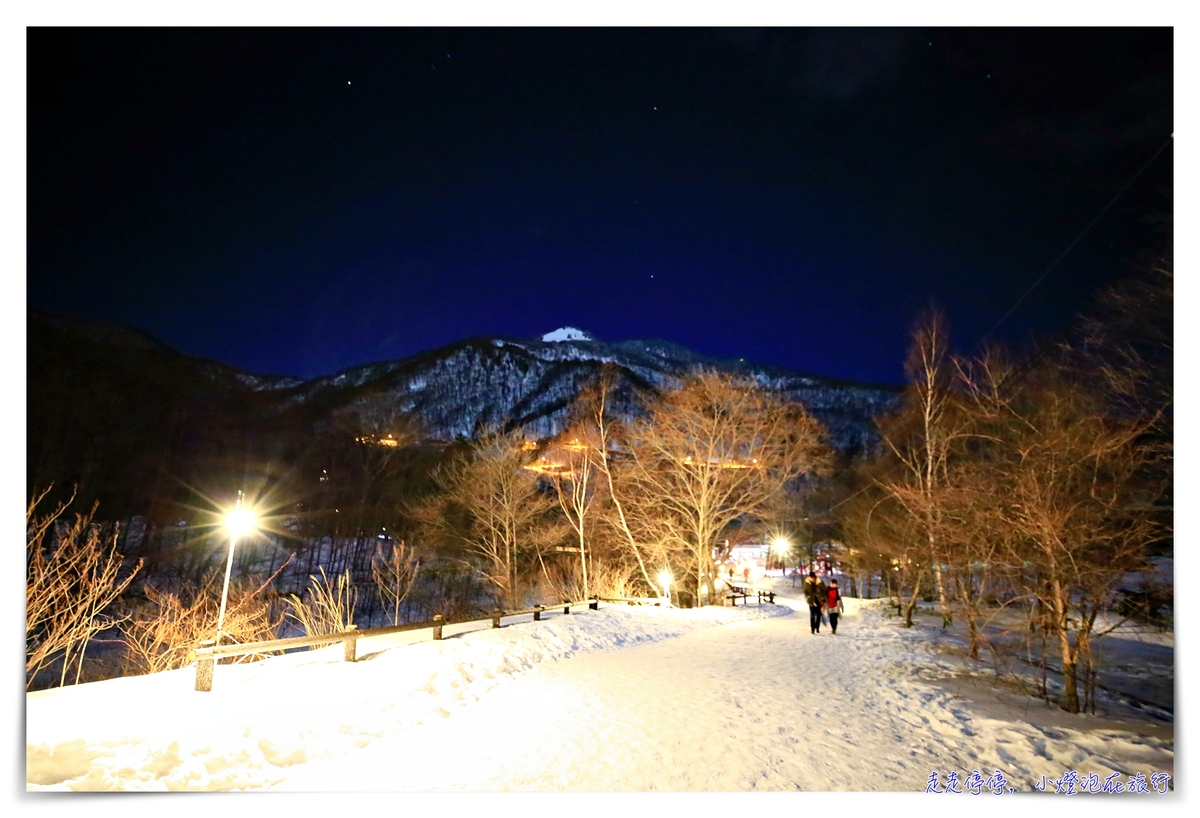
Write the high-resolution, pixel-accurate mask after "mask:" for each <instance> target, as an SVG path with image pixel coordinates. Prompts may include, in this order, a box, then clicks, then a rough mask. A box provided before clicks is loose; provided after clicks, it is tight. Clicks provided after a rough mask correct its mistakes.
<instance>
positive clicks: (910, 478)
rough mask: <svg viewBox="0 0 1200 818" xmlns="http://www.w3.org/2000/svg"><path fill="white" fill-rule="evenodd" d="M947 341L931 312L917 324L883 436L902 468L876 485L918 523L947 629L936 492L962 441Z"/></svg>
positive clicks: (940, 318)
mask: <svg viewBox="0 0 1200 818" xmlns="http://www.w3.org/2000/svg"><path fill="white" fill-rule="evenodd" d="M948 342H949V338H948V332H947V329H946V322H945V318H944V317H943V316H942V314H941V313H940V312H938V311H936V310H930V311H928V312H926V313H924V314H923V315H922V316H921V317H920V318H919V319H918V321H917V323H916V326H915V328H914V329H913V343H912V346H911V347H910V349H909V353H908V359H907V361H906V362H905V370H906V372H907V374H908V379H909V388H908V393H907V396H906V398H907V399H906V402H905V406H904V409H903V411H902V413H901V416H900V417H899V418H898V419H897V420H896V422H894V423H893V424H891V425H890V426H889V427H888V428H887V429H885V431H884V435H883V441H884V444H885V445H886V446H887V448H888V449H889V450H890V452H891V454H892V455H893V456H894V457H895V458H896V459H897V460H898V461H899V463H900V464H901V466H902V468H900V469H898V470H896V471H895V472H893V473H890V474H888V475H887V476H885V477H883V478H882V480H881V485H882V486H883V488H884V489H885V491H887V492H889V493H890V494H892V496H893V497H895V498H896V499H897V500H898V501H899V502H900V504H901V506H902V507H903V508H904V509H905V510H906V511H907V512H908V513H909V514H910V515H912V517H913V518H914V520H917V521H919V523H920V527H921V532H922V536H923V538H924V540H925V547H926V549H927V551H928V565H929V568H930V569H931V572H932V575H933V583H934V589H935V591H936V593H937V600H938V610H939V611H940V612H941V615H942V624H943V626H945V625H948V624H950V621H951V616H952V615H951V612H950V606H949V604H948V602H947V597H946V582H945V578H944V577H943V575H942V566H943V564H944V563H945V562H946V559H947V553H946V548H945V543H944V542H942V541H941V540H940V538H939V535H940V534H941V533H942V531H943V526H942V522H941V520H940V519H939V515H940V514H941V509H942V499H941V498H940V496H939V492H940V491H941V490H942V489H943V487H944V486H945V485H946V482H947V475H946V470H947V468H948V466H949V462H950V455H951V450H952V448H953V446H954V444H955V442H956V441H958V440H959V439H960V438H961V436H962V428H961V415H960V413H958V412H957V411H955V406H954V401H953V398H952V394H951V389H950V375H951V373H950V370H949V363H950V362H949V359H948V354H947V350H948Z"/></svg>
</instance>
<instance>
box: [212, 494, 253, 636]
mask: <svg viewBox="0 0 1200 818" xmlns="http://www.w3.org/2000/svg"><path fill="white" fill-rule="evenodd" d="M245 499H246V496H245V495H244V494H243V493H242V492H241V490H239V491H238V496H237V506H236V507H235V508H234V509H233V511H231V512H229V513H228V514H226V515H225V528H226V530H227V531H229V559H228V560H226V562H225V585H224V587H223V588H222V589H221V610H220V612H219V613H218V614H217V637H216V639H215V640H214V641H213V644H214V645H219V644H220V643H221V628H222V626H224V624H225V604H226V602H228V600H229V575H230V574H231V573H232V572H233V550H234V549H235V548H237V540H238V537H240V536H242V535H243V534H249V533H250V532H251V531H253V530H254V529H255V527H257V525H258V516H257V515H256V514H255V513H254V512H253V511H251V510H250V509H248V508H244V507H243V506H242V502H243V501H244V500H245Z"/></svg>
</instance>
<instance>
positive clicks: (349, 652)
mask: <svg viewBox="0 0 1200 818" xmlns="http://www.w3.org/2000/svg"><path fill="white" fill-rule="evenodd" d="M357 631H358V625H347V626H346V633H345V637H344V638H343V640H342V644H343V645H344V646H345V649H346V650H345V661H347V662H355V661H358V659H357V655H358V633H357Z"/></svg>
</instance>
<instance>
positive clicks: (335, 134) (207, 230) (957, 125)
mask: <svg viewBox="0 0 1200 818" xmlns="http://www.w3.org/2000/svg"><path fill="white" fill-rule="evenodd" d="M27 42H28V132H27V137H28V289H27V292H28V302H29V305H30V306H33V307H37V308H41V309H47V310H52V311H55V312H59V313H66V314H68V315H77V316H82V317H88V318H102V319H107V320H110V321H114V322H117V323H121V324H126V325H129V326H133V327H136V328H138V329H141V330H144V331H146V332H149V333H151V334H153V335H155V336H157V337H158V338H160V339H162V340H163V341H165V342H167V343H168V344H170V345H172V346H174V347H175V348H177V349H179V350H181V351H183V352H186V353H189V354H192V355H197V356H202V357H207V358H213V359H216V360H219V361H222V362H225V363H228V364H231V365H234V366H237V367H240V368H243V369H246V370H249V371H252V372H258V373H273V374H287V375H295V376H301V377H310V376H314V375H318V374H325V373H330V372H333V371H336V370H338V369H341V368H345V367H348V366H353V365H356V364H361V363H367V362H370V361H376V360H383V359H391V358H400V357H404V356H407V355H411V354H414V353H416V352H420V351H422V350H427V349H431V348H434V347H437V346H440V345H443V344H447V343H451V342H454V341H458V340H462V339H464V338H467V337H471V336H504V337H525V336H535V335H540V334H542V333H545V332H548V331H550V330H552V329H554V328H556V327H560V326H564V325H571V326H576V327H580V328H582V329H585V330H588V331H590V332H592V333H593V334H595V335H596V336H598V337H599V338H600V339H602V340H608V341H619V340H624V339H628V338H642V337H656V338H664V339H667V340H671V341H675V342H678V343H681V344H683V345H685V346H687V347H689V348H690V349H693V350H694V351H697V352H700V353H705V354H710V355H718V356H723V357H733V358H745V359H746V360H747V361H750V362H755V363H763V364H776V365H781V366H787V367H791V368H794V369H799V370H802V371H808V372H814V373H818V374H824V375H830V376H835V377H841V378H849V379H855V380H862V381H869V382H884V383H898V382H900V381H901V380H902V377H903V372H902V361H903V357H904V352H905V347H906V344H907V338H906V336H907V331H908V327H909V325H910V323H911V322H912V320H913V318H914V317H915V316H916V314H917V312H918V311H919V310H920V309H921V308H922V307H923V306H924V305H926V304H928V303H929V302H930V300H931V299H935V300H936V301H937V302H939V303H940V304H941V305H943V307H944V308H945V310H946V312H947V313H948V315H949V319H950V322H951V325H952V328H953V329H954V337H955V341H956V344H957V345H958V346H959V347H960V348H962V349H970V348H972V347H973V346H974V344H975V343H976V342H977V341H978V340H979V339H980V337H981V336H983V335H984V333H986V332H987V331H988V329H989V328H991V327H992V326H993V325H994V324H995V323H996V322H997V321H998V320H999V319H1000V318H1001V316H1002V315H1003V314H1004V313H1005V312H1006V311H1007V310H1008V309H1009V308H1010V307H1012V306H1013V304H1014V303H1015V302H1016V301H1017V299H1018V298H1020V297H1021V295H1022V293H1024V292H1025V291H1026V290H1027V289H1028V287H1029V286H1030V285H1031V284H1032V283H1033V282H1034V281H1036V280H1037V279H1038V278H1039V276H1041V275H1042V273H1043V272H1045V270H1046V268H1047V267H1048V266H1049V265H1050V264H1051V262H1053V261H1054V260H1055V259H1056V258H1057V257H1058V256H1059V254H1060V253H1061V252H1062V251H1063V250H1064V249H1065V248H1066V247H1067V246H1068V245H1069V244H1070V243H1071V242H1072V241H1073V240H1074V239H1075V238H1076V237H1077V236H1078V235H1079V233H1080V231H1082V230H1083V228H1084V227H1085V226H1087V224H1088V223H1089V222H1091V221H1092V219H1093V218H1095V217H1096V215H1097V214H1098V213H1100V211H1101V210H1102V209H1103V208H1104V206H1105V205H1106V204H1107V203H1108V202H1109V200H1110V199H1112V197H1113V196H1114V195H1116V194H1117V192H1118V191H1119V190H1120V189H1121V188H1122V187H1123V186H1124V185H1125V184H1126V183H1128V182H1129V181H1130V179H1131V178H1133V177H1134V175H1135V174H1136V173H1137V172H1138V170H1139V168H1141V167H1142V166H1143V165H1145V164H1146V162H1147V161H1148V160H1149V159H1150V158H1151V156H1153V155H1154V154H1155V152H1156V151H1157V150H1158V149H1159V148H1161V147H1162V146H1163V145H1164V143H1169V137H1170V134H1171V131H1172V129H1173V121H1172V120H1173V114H1172V94H1173V88H1172V82H1173V80H1172V61H1173V34H1172V31H1171V30H1170V29H1115V28H1107V29H1088V30H1075V29H1061V28H1059V29H1043V30H1028V29H1015V28H1004V29H976V30H947V29H904V30H883V29H868V30H852V29H834V30H809V29H732V30H720V29H637V30H626V29H613V28H605V29H540V30H539V29H501V30H476V29H450V30H444V29H366V30H354V29H328V30H290V29H276V30H272V29H236V30H225V29H186V28H181V29H169V30H155V29H137V30H120V29H76V30H62V29H36V28H35V29H30V30H29V32H28V41H27ZM1172 151H1173V145H1171V144H1167V147H1166V149H1165V150H1164V151H1163V152H1162V153H1161V154H1160V155H1159V156H1158V158H1157V159H1156V160H1155V161H1154V162H1152V163H1151V164H1150V165H1149V167H1148V168H1147V169H1146V170H1145V172H1144V173H1143V174H1142V176H1141V177H1140V178H1138V179H1137V181H1136V182H1135V183H1134V184H1133V185H1132V186H1131V187H1130V188H1129V189H1128V191H1126V192H1125V193H1124V194H1123V196H1121V198H1120V199H1119V200H1118V201H1117V203H1116V204H1115V205H1114V206H1113V208H1112V209H1111V210H1110V211H1109V212H1108V213H1107V214H1106V215H1105V216H1104V218H1103V219H1102V220H1101V221H1100V222H1099V223H1098V224H1097V225H1096V226H1095V227H1094V228H1093V229H1092V231H1091V232H1089V233H1088V235H1087V236H1085V237H1084V239H1083V240H1082V241H1081V242H1080V243H1079V244H1078V246H1076V247H1075V248H1074V250H1073V251H1072V252H1071V253H1070V254H1069V255H1068V256H1067V257H1066V259H1065V260H1064V261H1063V262H1062V263H1061V264H1060V265H1059V266H1058V267H1057V268H1055V269H1054V270H1053V271H1052V272H1051V273H1050V275H1049V276H1047V277H1046V279H1045V281H1044V282H1043V283H1042V285H1041V286H1040V287H1038V288H1037V289H1036V290H1034V292H1033V293H1032V294H1031V295H1030V296H1029V298H1028V299H1027V300H1026V301H1025V302H1024V303H1023V304H1021V306H1020V307H1018V308H1017V309H1016V310H1015V311H1014V312H1013V314H1012V315H1011V316H1010V317H1009V318H1008V319H1007V320H1006V321H1005V322H1004V323H1003V324H1002V325H1001V327H1000V329H999V330H998V332H997V337H998V338H999V339H1001V340H1004V341H1009V342H1013V341H1020V340H1022V339H1024V338H1026V337H1028V336H1029V335H1030V334H1031V333H1038V334H1041V333H1058V332H1062V331H1064V330H1065V329H1066V328H1067V327H1068V326H1069V325H1070V323H1071V321H1072V318H1073V316H1074V315H1075V314H1076V313H1077V312H1078V311H1080V310H1081V309H1083V308H1085V307H1086V306H1087V304H1088V302H1089V299H1090V298H1091V296H1092V294H1093V293H1094V291H1095V290H1096V288H1097V287H1099V286H1101V285H1103V284H1105V283H1108V282H1111V281H1113V280H1115V279H1116V278H1119V277H1121V276H1122V275H1125V274H1128V273H1129V272H1130V271H1131V266H1132V265H1133V264H1134V263H1135V262H1136V261H1137V260H1138V259H1139V258H1140V257H1141V255H1142V254H1143V253H1145V252H1146V251H1147V250H1149V249H1151V248H1152V247H1153V245H1154V242H1155V241H1156V240H1157V235H1156V231H1157V228H1156V227H1155V225H1154V223H1153V222H1152V217H1153V216H1154V214H1155V213H1160V214H1161V213H1169V212H1170V210H1171V208H1172V198H1171V180H1172V173H1173V156H1172Z"/></svg>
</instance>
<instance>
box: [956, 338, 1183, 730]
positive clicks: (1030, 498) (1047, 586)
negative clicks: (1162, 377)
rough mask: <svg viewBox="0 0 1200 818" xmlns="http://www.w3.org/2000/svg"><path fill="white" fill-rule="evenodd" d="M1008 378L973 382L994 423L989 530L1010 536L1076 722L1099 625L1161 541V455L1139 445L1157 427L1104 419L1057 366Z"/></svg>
mask: <svg viewBox="0 0 1200 818" xmlns="http://www.w3.org/2000/svg"><path fill="white" fill-rule="evenodd" d="M1004 374H1005V373H1004V372H1003V371H1002V370H998V368H996V367H987V368H981V369H979V370H977V372H976V373H975V378H974V383H973V386H974V390H973V394H974V395H975V396H976V400H977V401H978V402H979V404H980V405H981V406H982V407H983V408H982V410H981V411H984V412H987V413H988V414H990V416H991V417H993V418H994V419H995V423H994V425H993V428H994V430H995V432H994V434H993V436H992V438H991V440H992V445H993V446H994V449H995V451H994V452H993V454H992V457H991V458H990V464H991V468H990V469H989V477H988V479H989V481H990V482H991V483H992V486H993V493H994V496H995V497H997V498H998V499H999V503H997V506H996V511H995V512H994V519H993V521H992V524H993V526H995V527H996V530H998V531H1002V532H1005V534H1006V535H1007V546H1008V554H1009V556H1008V561H1009V563H1010V564H1013V565H1021V566H1028V570H1027V571H1026V572H1025V582H1026V585H1027V588H1028V593H1029V594H1030V595H1031V596H1033V597H1035V598H1036V599H1037V600H1038V603H1039V604H1040V606H1041V607H1042V608H1043V609H1044V612H1045V613H1044V622H1045V625H1046V627H1047V629H1048V632H1049V633H1050V634H1052V635H1053V637H1054V638H1055V639H1056V640H1057V642H1058V649H1059V656H1060V659H1061V662H1062V673H1063V677H1064V684H1065V702H1064V707H1065V709H1067V710H1068V711H1070V712H1072V713H1076V712H1079V710H1080V701H1079V694H1078V676H1079V671H1080V668H1081V664H1082V669H1083V671H1084V674H1085V679H1086V678H1087V677H1089V676H1090V674H1091V665H1090V662H1091V656H1092V649H1091V642H1092V638H1093V636H1094V635H1095V629H1096V621H1097V617H1098V616H1099V614H1100V613H1101V612H1103V611H1104V610H1106V609H1108V608H1109V607H1110V606H1111V605H1112V603H1113V601H1114V595H1115V590H1116V587H1117V585H1118V583H1119V582H1120V580H1121V578H1122V577H1123V576H1124V574H1126V573H1127V572H1130V571H1138V570H1142V569H1144V568H1145V567H1146V557H1147V554H1148V546H1149V545H1150V544H1151V543H1153V542H1154V541H1155V540H1156V539H1158V538H1160V537H1161V536H1162V534H1163V530H1162V526H1161V525H1160V524H1159V523H1158V522H1156V520H1155V510H1156V509H1155V504H1156V502H1157V500H1158V498H1159V497H1161V496H1162V493H1163V491H1164V483H1163V481H1162V480H1161V478H1158V477H1156V476H1155V470H1154V469H1153V468H1151V466H1152V465H1153V462H1154V460H1155V458H1156V457H1158V456H1160V455H1161V452H1159V451H1158V450H1157V448H1156V447H1155V445H1154V443H1153V441H1152V439H1149V438H1148V437H1147V432H1148V430H1149V429H1151V428H1152V425H1153V422H1154V419H1153V418H1152V417H1151V418H1145V417H1136V418H1130V417H1122V416H1113V415H1111V414H1107V413H1106V412H1105V411H1104V406H1103V404H1102V401H1101V400H1100V398H1099V396H1098V395H1097V394H1096V391H1095V390H1093V389H1091V388H1089V384H1086V383H1082V382H1080V380H1079V379H1078V378H1075V377H1072V375H1071V373H1070V372H1068V371H1067V370H1065V369H1064V368H1063V367H1062V366H1061V365H1059V364H1058V363H1057V362H1055V361H1048V362H1045V363H1042V364H1041V365H1039V366H1037V367H1036V368H1035V369H1033V370H1032V372H1031V373H1030V374H1028V375H1026V376H1024V377H1022V378H1005V376H1004ZM1148 475H1149V476H1148Z"/></svg>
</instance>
